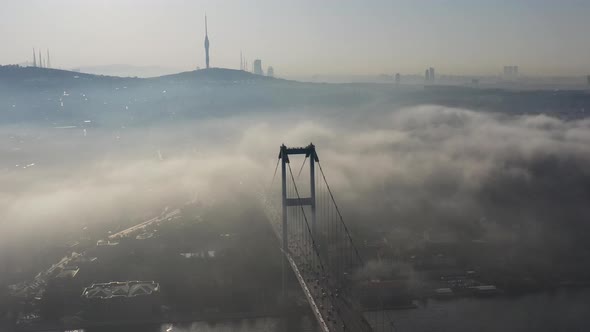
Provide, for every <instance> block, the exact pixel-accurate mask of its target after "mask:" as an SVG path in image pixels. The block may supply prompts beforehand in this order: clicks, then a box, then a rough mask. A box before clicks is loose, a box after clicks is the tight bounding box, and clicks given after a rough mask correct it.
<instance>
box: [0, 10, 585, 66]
mask: <svg viewBox="0 0 590 332" xmlns="http://www.w3.org/2000/svg"><path fill="white" fill-rule="evenodd" d="M205 11H206V12H207V14H208V17H209V38H210V40H211V63H212V65H213V66H216V67H217V66H218V67H230V68H238V67H239V54H240V50H243V51H244V54H245V55H246V56H247V57H248V59H249V60H253V59H254V58H260V59H262V60H263V64H264V65H265V66H266V65H269V64H270V65H273V66H274V67H275V68H276V70H277V72H279V73H281V74H283V75H312V74H346V75H347V74H378V73H394V72H402V73H405V74H409V73H422V72H423V70H424V68H426V67H427V66H434V67H436V68H437V72H439V73H456V74H495V73H498V72H500V70H501V67H502V66H503V65H505V64H516V65H519V66H520V68H521V71H522V72H524V73H527V74H550V75H561V74H563V75H571V74H586V73H590V39H589V37H588V33H589V32H590V0H588V1H573V0H554V1H547V0H521V1H518V0H511V1H508V0H501V1H488V0H470V1H468V0H455V1H450V0H449V1H443V0H438V1H437V0H432V1H420V0H405V1H402V0H399V1H398V0H365V1H362V0H258V1H256V0H242V1H240V0H235V1H230V0H210V1H189V0H184V1H183V0H159V1H156V0H1V2H0V45H1V52H0V63H2V64H7V63H19V62H22V61H25V60H28V59H29V58H30V57H31V48H32V47H36V48H39V47H41V48H43V49H45V48H47V47H49V48H50V50H51V53H52V58H53V59H52V60H53V63H54V65H55V66H60V67H64V68H71V67H78V66H91V65H106V64H136V65H142V66H144V65H159V66H165V67H176V68H181V69H194V68H195V67H196V66H203V63H204V51H203V37H204V27H203V16H204V13H205Z"/></svg>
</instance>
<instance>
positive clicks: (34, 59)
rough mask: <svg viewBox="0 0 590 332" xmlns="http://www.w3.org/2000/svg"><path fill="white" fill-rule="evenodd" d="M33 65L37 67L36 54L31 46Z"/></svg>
mask: <svg viewBox="0 0 590 332" xmlns="http://www.w3.org/2000/svg"><path fill="white" fill-rule="evenodd" d="M33 67H37V55H36V54H35V48H33Z"/></svg>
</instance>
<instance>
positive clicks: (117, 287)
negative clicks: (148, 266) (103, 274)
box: [82, 281, 160, 299]
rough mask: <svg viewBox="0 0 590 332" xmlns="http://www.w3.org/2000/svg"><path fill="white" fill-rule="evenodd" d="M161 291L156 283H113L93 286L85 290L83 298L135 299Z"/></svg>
mask: <svg viewBox="0 0 590 332" xmlns="http://www.w3.org/2000/svg"><path fill="white" fill-rule="evenodd" d="M159 291H160V284H158V283H156V282H155V281H112V282H109V283H100V284H92V285H91V286H90V287H86V288H84V291H83V292H82V297H85V298H87V299H110V298H114V297H135V296H142V295H152V294H153V293H157V292H159Z"/></svg>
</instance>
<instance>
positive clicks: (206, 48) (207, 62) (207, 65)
mask: <svg viewBox="0 0 590 332" xmlns="http://www.w3.org/2000/svg"><path fill="white" fill-rule="evenodd" d="M205 65H206V67H207V68H209V36H208V34H207V15H205Z"/></svg>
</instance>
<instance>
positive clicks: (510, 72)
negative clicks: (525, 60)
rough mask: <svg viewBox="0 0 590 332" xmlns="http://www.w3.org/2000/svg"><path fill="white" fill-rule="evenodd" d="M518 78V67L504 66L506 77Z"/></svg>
mask: <svg viewBox="0 0 590 332" xmlns="http://www.w3.org/2000/svg"><path fill="white" fill-rule="evenodd" d="M516 76H518V66H504V77H507V78H510V77H516Z"/></svg>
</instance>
